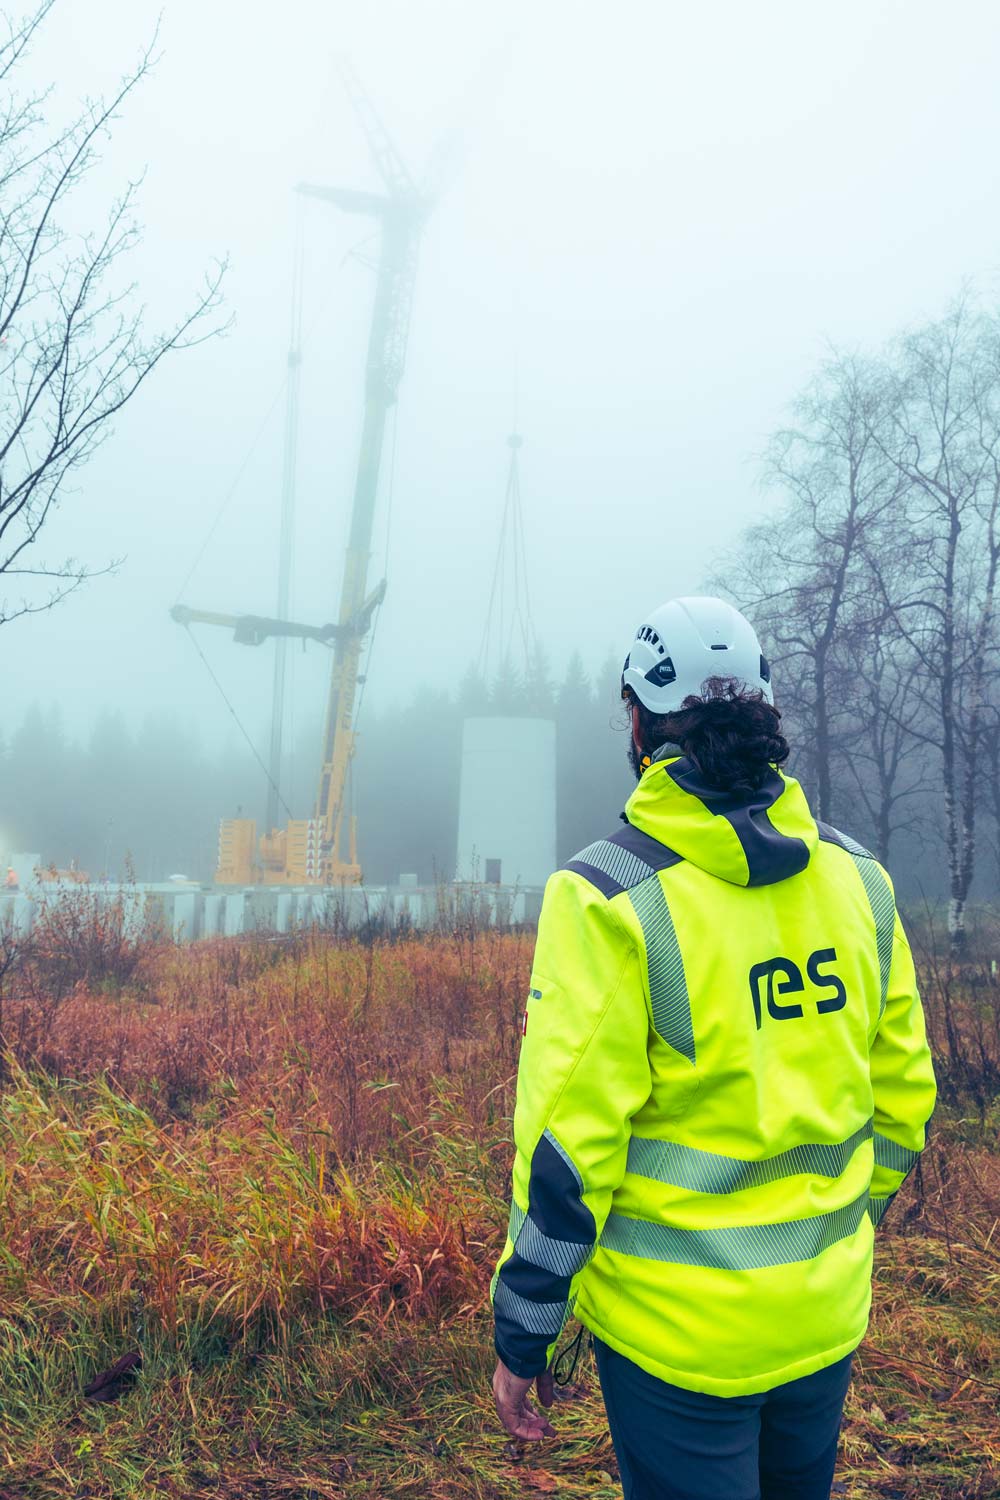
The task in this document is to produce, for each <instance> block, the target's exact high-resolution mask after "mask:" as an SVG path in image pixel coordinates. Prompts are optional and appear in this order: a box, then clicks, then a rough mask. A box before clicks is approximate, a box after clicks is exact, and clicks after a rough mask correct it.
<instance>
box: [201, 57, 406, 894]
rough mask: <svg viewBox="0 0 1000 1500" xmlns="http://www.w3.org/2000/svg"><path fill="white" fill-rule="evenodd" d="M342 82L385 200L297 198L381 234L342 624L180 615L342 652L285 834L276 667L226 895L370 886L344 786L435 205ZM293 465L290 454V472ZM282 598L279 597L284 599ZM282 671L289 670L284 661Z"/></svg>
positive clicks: (226, 842)
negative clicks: (385, 465) (309, 804)
mask: <svg viewBox="0 0 1000 1500" xmlns="http://www.w3.org/2000/svg"><path fill="white" fill-rule="evenodd" d="M345 82H346V84H347V87H348V91H349V93H350V95H351V99H352V103H353V105H354V107H355V109H356V111H357V113H358V115H359V117H360V119H361V123H362V125H363V127H364V130H365V134H366V135H367V138H368V143H369V147H370V149H371V152H372V155H373V157H374V158H375V162H376V164H377V166H378V169H379V173H380V175H381V177H382V181H383V184H384V187H385V191H384V192H383V193H367V192H356V191H353V190H352V189H348V188H332V187H316V186H312V185H310V184H305V183H303V184H300V186H299V188H298V191H299V192H300V193H302V194H304V195H306V196H308V197H311V198H319V199H321V200H323V201H324V202H327V203H332V204H334V205H335V206H336V207H338V208H341V209H344V210H345V211H346V212H348V213H357V214H366V215H368V216H370V217H371V218H374V219H375V220H376V222H377V223H378V225H379V241H380V245H379V255H378V260H377V263H376V282H375V298H374V305H373V309H372V323H371V333H370V336H369V340H368V354H367V360H366V369H365V415H364V424H363V428H362V434H361V448H360V452H359V454H358V465H357V473H356V478H355V484H354V502H353V507H352V512H351V529H350V535H349V538H348V544H347V556H346V559H345V562H344V575H343V584H342V587H341V593H340V612H339V615H338V619H337V622H336V623H335V624H328V625H323V626H310V625H299V624H295V623H294V622H292V621H289V620H285V619H271V618H268V617H265V616H261V615H241V616H237V615H225V614H219V613H218V612H216V611H206V610H196V609H191V608H189V607H188V606H187V605H183V604H177V605H175V606H174V608H173V609H172V610H171V614H172V616H173V618H174V619H175V620H176V621H177V622H178V623H179V624H181V625H184V626H186V627H189V626H191V625H192V624H207V625H221V626H227V627H229V628H231V629H232V630H233V633H234V639H235V640H236V641H237V642H239V643H240V644H243V645H260V644H261V643H262V642H263V641H264V640H266V639H268V637H270V636H275V637H277V638H278V639H277V642H276V645H277V648H278V650H279V652H280V651H281V649H282V648H283V646H284V644H285V638H287V637H298V638H301V639H304V640H316V641H319V642H321V643H322V644H325V645H328V646H332V649H333V662H332V667H331V673H330V692H329V699H328V703H327V711H326V721H325V726H324V731H323V749H322V764H321V770H320V778H319V788H318V791H317V796H316V803H315V812H314V815H313V817H311V818H293V819H291V820H290V821H289V822H288V823H287V825H286V826H285V827H283V828H280V827H276V826H275V824H276V823H277V816H276V813H277V799H278V789H277V783H278V773H279V770H280V713H281V703H280V689H279V677H280V672H279V669H278V664H276V690H275V708H274V722H275V724H276V725H278V726H279V727H278V728H277V729H273V730H272V755H271V769H270V773H269V784H270V795H269V806H268V814H269V815H268V824H269V826H268V829H267V831H266V832H265V833H264V834H263V835H262V837H261V838H260V840H259V841H258V838H257V824H256V821H255V820H254V819H252V818H226V819H224V820H223V822H222V824H221V828H220V834H219V861H218V868H217V871H216V881H217V883H218V884H220V885H256V884H264V885H322V886H330V885H357V884H359V883H360V880H361V866H360V864H359V863H358V853H357V833H356V828H355V820H354V818H353V817H351V818H349V819H346V820H345V808H346V790H347V778H348V772H349V770H350V765H351V759H352V756H353V754H354V717H355V710H356V702H357V694H358V686H359V679H360V666H361V652H362V648H363V646H364V641H365V638H366V636H367V634H368V632H369V630H370V628H371V622H372V616H373V615H374V612H375V610H376V609H377V608H378V606H379V604H380V603H381V602H382V599H383V598H384V596H385V588H386V584H385V579H382V580H381V582H380V583H378V584H377V586H376V587H375V588H374V589H372V590H370V591H369V588H368V565H369V561H370V556H371V543H372V527H373V523H374V519H375V504H376V500H377V497H378V483H379V471H380V468H381V461H382V449H383V444H384V439H385V428H386V419H387V417H388V414H389V411H390V410H391V408H392V406H393V405H394V403H395V401H396V396H397V392H398V389H399V382H400V380H401V378H402V374H403V366H404V361H405V357H406V343H407V335H408V332H409V323H410V309H411V306H412V301H413V287H414V281H415V277H416V264H417V247H418V242H419V237H420V231H421V229H422V227H423V223H424V220H425V218H426V213H427V207H428V200H427V198H426V197H425V195H424V194H422V193H421V192H420V191H418V189H417V187H416V185H415V184H414V182H413V180H412V178H411V177H410V174H409V172H408V171H407V169H406V167H405V165H404V163H403V161H402V160H401V158H400V156H399V153H398V152H397V150H396V148H395V146H394V144H393V142H392V140H391V139H390V137H389V135H388V133H387V131H386V130H385V127H384V126H383V124H382V122H381V120H380V119H379V117H378V115H377V113H376V112H375V110H374V108H373V106H372V105H371V103H370V101H369V100H368V98H367V97H366V96H365V94H364V93H363V92H362V90H361V89H360V86H359V85H358V83H357V80H356V78H355V77H354V75H353V73H351V72H350V71H349V70H347V69H346V68H345ZM289 368H290V375H291V377H292V379H291V380H290V398H289V399H290V409H291V407H292V405H293V402H294V396H293V392H295V391H296V389H297V387H296V384H295V382H296V381H297V371H298V356H297V353H295V352H294V338H293V355H292V356H290V358H289ZM287 465H288V456H287V454H286V469H287ZM286 481H287V473H286ZM286 491H287V483H286ZM280 596H281V589H280V588H279V598H280ZM286 597H287V593H286ZM199 654H200V653H199ZM278 662H279V663H280V662H281V657H280V656H279V658H278ZM275 745H277V751H276V750H275ZM272 809H273V810H274V816H273V817H272V815H271V814H272ZM345 821H346V824H347V826H346V827H345ZM345 836H346V839H345ZM345 841H346V845H347V847H346V849H345V847H344V845H345Z"/></svg>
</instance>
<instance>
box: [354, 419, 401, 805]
mask: <svg viewBox="0 0 1000 1500" xmlns="http://www.w3.org/2000/svg"><path fill="white" fill-rule="evenodd" d="M398 410H399V407H398V405H394V406H393V408H392V444H391V446H390V449H389V483H388V486H387V490H388V493H387V495H386V507H385V549H384V552H383V555H382V577H383V579H385V577H386V575H387V574H388V572H389V543H390V538H391V535H392V502H393V497H394V496H395V493H396V433H397V430H398V429H397V418H396V414H397V412H398ZM381 615H382V605H381V604H380V605H379V606H378V607H377V609H376V610H375V615H374V618H373V619H372V628H371V634H370V635H369V637H368V650H367V651H366V653H365V668H364V672H363V673H362V682H361V691H360V693H359V694H358V704H357V707H356V708H355V710H354V732H355V733H357V729H358V724H359V723H360V722H361V709H362V706H363V705H364V701H365V688H366V687H367V686H368V671H369V668H370V666H371V660H372V652H373V651H374V650H375V636H376V634H377V632H378V622H379V619H380V618H381ZM348 772H349V775H350V783H349V785H348V789H347V804H348V813H349V814H350V816H351V817H353V816H354V756H353V755H352V756H351V764H350V766H349V767H348Z"/></svg>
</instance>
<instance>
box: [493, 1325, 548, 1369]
mask: <svg viewBox="0 0 1000 1500" xmlns="http://www.w3.org/2000/svg"><path fill="white" fill-rule="evenodd" d="M493 1347H494V1349H495V1350H496V1352H497V1359H498V1360H499V1361H500V1363H501V1364H503V1365H506V1366H507V1369H508V1370H509V1371H510V1373H511V1374H512V1375H517V1376H518V1377H519V1378H520V1379H521V1380H534V1378H535V1376H536V1375H544V1373H545V1371H546V1370H547V1369H548V1365H549V1362H548V1359H547V1357H546V1356H547V1354H548V1349H547V1348H546V1349H543V1350H542V1352H541V1355H540V1356H539V1357H538V1358H535V1359H530V1358H521V1359H518V1357H517V1355H516V1354H510V1353H508V1352H507V1350H505V1349H504V1347H503V1345H502V1344H501V1343H500V1339H499V1336H498V1335H497V1334H496V1333H494V1335H493Z"/></svg>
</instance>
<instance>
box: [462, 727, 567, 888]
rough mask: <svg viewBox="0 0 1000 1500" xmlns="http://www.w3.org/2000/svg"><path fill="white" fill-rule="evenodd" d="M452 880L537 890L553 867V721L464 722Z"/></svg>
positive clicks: (554, 778)
mask: <svg viewBox="0 0 1000 1500" xmlns="http://www.w3.org/2000/svg"><path fill="white" fill-rule="evenodd" d="M458 851H459V852H458V870H457V876H458V879H459V880H480V881H486V882H488V883H489V884H495V885H516V886H518V887H520V888H521V889H522V890H523V889H525V888H526V887H532V886H542V885H544V884H545V882H546V880H548V878H549V876H550V875H551V874H552V871H553V870H554V869H555V866H556V726H555V723H554V721H553V720H552V719H507V718H504V719H501V718H479V719H466V721H465V724H464V725H463V728H462V795H461V803H460V806H459V814H458Z"/></svg>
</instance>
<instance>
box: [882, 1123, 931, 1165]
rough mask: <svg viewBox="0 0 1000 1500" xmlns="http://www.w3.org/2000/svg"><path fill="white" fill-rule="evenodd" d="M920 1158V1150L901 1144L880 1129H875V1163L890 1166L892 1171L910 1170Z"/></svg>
mask: <svg viewBox="0 0 1000 1500" xmlns="http://www.w3.org/2000/svg"><path fill="white" fill-rule="evenodd" d="M919 1160H920V1152H919V1151H910V1150H908V1148H907V1147H906V1146H900V1145H899V1143H898V1142H897V1141H892V1140H890V1139H889V1137H888V1136H887V1135H883V1134H882V1132H881V1131H880V1130H876V1131H875V1165H876V1166H877V1167H888V1168H889V1171H890V1172H908V1171H909V1170H910V1168H911V1167H913V1166H915V1165H916V1164H917V1162H918V1161H919Z"/></svg>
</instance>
